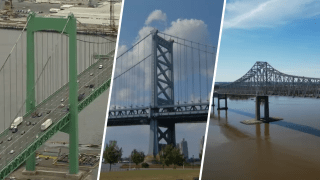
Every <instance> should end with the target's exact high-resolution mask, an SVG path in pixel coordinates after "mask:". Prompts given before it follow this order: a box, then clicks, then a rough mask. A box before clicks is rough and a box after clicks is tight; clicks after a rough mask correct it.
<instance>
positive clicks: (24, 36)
mask: <svg viewBox="0 0 320 180" xmlns="http://www.w3.org/2000/svg"><path fill="white" fill-rule="evenodd" d="M25 29H26V32H25ZM115 45H116V42H115V41H114V40H112V39H108V38H106V37H103V36H99V35H98V34H97V35H95V36H92V35H90V36H88V35H82V36H81V35H77V20H76V18H74V16H73V15H72V14H70V15H69V16H68V17H60V18H52V17H51V18H49V17H41V16H38V15H37V14H35V13H30V14H29V16H28V18H27V23H26V25H25V27H24V29H23V30H22V32H21V34H20V36H19V38H18V40H17V41H16V43H15V44H14V46H13V48H12V50H11V52H10V53H9V55H8V56H7V58H6V60H5V61H4V63H3V65H1V69H0V84H1V85H2V86H1V88H0V89H1V90H0V99H1V101H2V102H3V103H1V104H2V105H1V107H0V109H1V110H0V114H1V117H0V120H1V122H0V123H2V124H1V127H3V129H1V131H2V132H1V134H0V170H1V171H0V179H4V178H5V177H7V176H8V175H9V174H10V173H11V172H13V171H14V170H15V169H16V168H18V167H19V166H20V165H21V164H23V163H24V162H26V170H27V171H29V172H34V171H35V151H36V150H37V149H38V148H39V147H40V146H41V145H42V144H44V143H45V142H46V141H47V140H48V139H50V138H51V137H52V136H53V135H55V134H56V133H57V132H58V131H61V132H65V133H68V134H69V173H70V174H78V173H79V162H78V134H79V132H78V113H79V112H81V111H82V110H83V109H84V108H86V107H87V106H88V105H89V104H90V103H92V102H93V101H94V100H95V99H96V98H98V97H99V95H100V94H102V93H103V92H104V91H106V90H107V89H108V88H109V86H110V82H111V73H112V67H113V56H114V50H115ZM17 117H23V122H22V123H21V124H20V125H19V126H18V131H17V132H15V133H14V132H11V130H10V126H11V124H12V122H13V121H14V120H15V119H16V118H17ZM47 119H51V120H52V125H51V126H49V127H48V128H47V129H45V130H41V125H42V123H44V122H45V121H46V120H47Z"/></svg>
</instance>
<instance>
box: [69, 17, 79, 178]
mask: <svg viewBox="0 0 320 180" xmlns="http://www.w3.org/2000/svg"><path fill="white" fill-rule="evenodd" d="M68 18H70V19H69V22H68V26H67V28H69V29H68V34H69V103H70V107H69V110H70V122H69V173H70V174H78V172H79V153H78V152H79V127H78V126H79V125H78V83H77V78H78V77H77V76H78V73H77V23H76V19H75V18H74V16H73V15H69V16H68Z"/></svg>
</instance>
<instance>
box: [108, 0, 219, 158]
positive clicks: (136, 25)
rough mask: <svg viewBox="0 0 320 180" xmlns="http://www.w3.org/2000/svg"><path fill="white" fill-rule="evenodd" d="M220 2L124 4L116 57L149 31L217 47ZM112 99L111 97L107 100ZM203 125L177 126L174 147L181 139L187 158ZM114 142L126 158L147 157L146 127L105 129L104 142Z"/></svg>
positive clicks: (152, 0)
mask: <svg viewBox="0 0 320 180" xmlns="http://www.w3.org/2000/svg"><path fill="white" fill-rule="evenodd" d="M222 6H223V0H216V1H209V2H208V1H206V0H200V1H191V0H175V1H169V0H163V1H156V0H144V1H143V0H135V1H125V3H124V9H123V17H122V25H121V30H120V37H119V48H118V55H117V56H119V55H120V54H121V53H122V52H124V51H125V50H127V49H128V48H129V47H131V46H132V45H133V44H135V43H136V42H137V41H138V40H140V39H141V38H143V37H144V36H146V35H147V34H149V33H150V31H151V30H152V29H153V28H157V29H158V30H159V31H162V32H165V33H167V34H171V35H174V36H179V37H181V38H184V39H188V40H191V41H194V42H199V43H203V44H208V45H212V46H217V44H218V39H219V31H220V22H221V15H222ZM111 97H112V96H111ZM205 130H206V123H197V124H177V125H176V141H177V143H178V142H180V141H181V140H182V138H185V140H186V141H187V142H188V150H189V157H192V155H194V156H195V157H198V154H199V150H200V139H201V137H202V136H204V135H205ZM109 140H116V141H117V143H118V145H119V147H122V149H123V156H122V157H128V156H129V154H130V153H131V151H132V150H133V149H137V150H140V151H144V153H145V154H148V146H149V126H127V127H108V128H107V130H106V138H105V142H106V143H108V142H109Z"/></svg>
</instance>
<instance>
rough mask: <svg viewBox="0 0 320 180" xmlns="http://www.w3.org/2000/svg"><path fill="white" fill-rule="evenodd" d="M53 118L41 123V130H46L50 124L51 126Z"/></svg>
mask: <svg viewBox="0 0 320 180" xmlns="http://www.w3.org/2000/svg"><path fill="white" fill-rule="evenodd" d="M51 124H52V120H51V119H47V120H46V121H45V122H44V123H42V124H41V130H42V131H45V130H46V129H47V128H48V127H49V126H51Z"/></svg>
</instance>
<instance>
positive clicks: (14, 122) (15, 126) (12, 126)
mask: <svg viewBox="0 0 320 180" xmlns="http://www.w3.org/2000/svg"><path fill="white" fill-rule="evenodd" d="M22 121H23V117H22V116H20V117H17V118H16V119H15V120H14V121H13V123H12V124H11V126H10V129H13V128H17V127H18V126H19V125H20V124H21V123H22Z"/></svg>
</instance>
